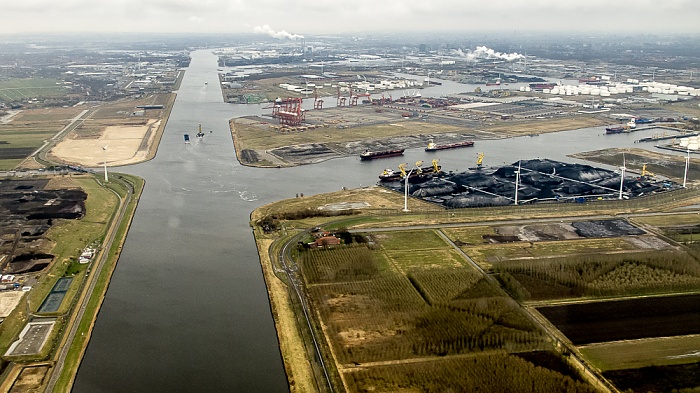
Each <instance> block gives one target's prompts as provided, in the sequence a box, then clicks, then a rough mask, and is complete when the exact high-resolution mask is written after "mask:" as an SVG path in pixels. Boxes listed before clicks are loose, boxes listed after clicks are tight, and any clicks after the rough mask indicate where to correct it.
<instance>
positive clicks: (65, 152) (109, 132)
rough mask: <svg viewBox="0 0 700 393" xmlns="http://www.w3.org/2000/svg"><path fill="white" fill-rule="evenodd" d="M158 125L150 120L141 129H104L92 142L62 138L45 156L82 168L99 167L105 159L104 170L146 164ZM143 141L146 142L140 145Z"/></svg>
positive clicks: (123, 127) (131, 127)
mask: <svg viewBox="0 0 700 393" xmlns="http://www.w3.org/2000/svg"><path fill="white" fill-rule="evenodd" d="M159 125H160V120H158V119H150V120H149V121H148V123H147V125H144V126H108V127H105V129H104V130H103V131H102V134H101V135H100V136H99V137H98V138H95V139H73V138H66V139H64V140H63V141H61V142H60V143H59V144H57V145H56V146H55V147H54V148H53V149H51V151H50V153H49V154H51V155H52V156H55V157H57V158H58V159H60V160H62V161H66V162H71V163H76V164H79V165H82V166H86V167H98V166H102V165H103V163H104V161H105V157H106V161H107V166H121V165H128V164H133V163H136V162H141V161H144V160H146V157H147V155H148V147H149V146H152V144H153V142H154V140H155V138H156V134H157V132H156V131H157V129H158V126H159ZM149 131H150V132H149ZM146 137H147V138H148V142H147V143H144V139H145V138H146ZM105 146H107V150H106V152H105V150H104V149H103V148H104V147H105Z"/></svg>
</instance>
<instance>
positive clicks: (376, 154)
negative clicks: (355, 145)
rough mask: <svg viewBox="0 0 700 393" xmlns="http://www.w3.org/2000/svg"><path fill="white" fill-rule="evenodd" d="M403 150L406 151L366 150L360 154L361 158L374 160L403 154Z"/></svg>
mask: <svg viewBox="0 0 700 393" xmlns="http://www.w3.org/2000/svg"><path fill="white" fill-rule="evenodd" d="M403 152H404V149H396V150H378V151H370V150H365V151H364V153H361V154H360V160H362V161H365V160H373V159H375V158H386V157H395V156H400V155H403Z"/></svg>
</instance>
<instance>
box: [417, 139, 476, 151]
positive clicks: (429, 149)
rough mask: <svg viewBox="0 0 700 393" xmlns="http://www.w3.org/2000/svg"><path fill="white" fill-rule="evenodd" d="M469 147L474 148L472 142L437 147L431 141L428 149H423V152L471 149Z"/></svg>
mask: <svg viewBox="0 0 700 393" xmlns="http://www.w3.org/2000/svg"><path fill="white" fill-rule="evenodd" d="M471 146H474V142H472V141H464V142H456V143H448V144H445V145H437V144H435V143H433V142H432V141H431V142H430V143H428V147H426V148H425V151H438V150H445V149H456V148H458V147H471Z"/></svg>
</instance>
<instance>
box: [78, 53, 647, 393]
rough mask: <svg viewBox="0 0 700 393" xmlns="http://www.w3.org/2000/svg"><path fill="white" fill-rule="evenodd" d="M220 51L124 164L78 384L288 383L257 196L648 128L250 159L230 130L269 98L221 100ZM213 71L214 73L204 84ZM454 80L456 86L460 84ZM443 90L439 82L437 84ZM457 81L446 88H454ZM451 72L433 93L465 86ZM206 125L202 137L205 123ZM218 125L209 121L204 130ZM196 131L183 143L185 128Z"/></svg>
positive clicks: (543, 151) (363, 182)
mask: <svg viewBox="0 0 700 393" xmlns="http://www.w3.org/2000/svg"><path fill="white" fill-rule="evenodd" d="M216 68H217V64H216V57H215V56H214V55H212V54H211V53H208V52H205V51H200V52H195V53H193V56H192V63H191V65H190V67H189V68H188V69H187V72H186V74H185V78H184V81H183V84H182V87H181V89H180V91H179V93H178V97H177V101H176V103H175V107H174V109H173V111H172V115H171V117H170V120H169V121H168V124H167V127H166V129H165V134H164V136H163V139H162V141H161V144H160V147H159V150H158V154H157V156H156V158H155V159H154V160H152V161H150V162H147V163H144V164H140V165H136V166H131V167H125V168H121V170H122V171H124V172H128V173H133V174H135V175H138V176H141V177H143V178H144V179H146V188H145V190H144V193H143V196H142V198H141V201H140V203H139V206H138V209H137V211H136V216H135V217H134V221H133V225H132V227H131V230H130V231H129V235H128V237H127V240H126V244H125V246H124V249H123V251H122V255H121V257H120V259H119V264H118V266H117V269H116V271H115V273H114V276H113V277H112V282H111V284H110V286H109V290H108V292H107V296H106V299H105V301H104V304H103V306H102V309H101V311H100V314H99V317H98V319H97V323H96V325H95V330H94V331H93V336H92V339H91V341H90V344H89V346H88V349H87V352H86V354H85V358H84V360H83V363H82V364H81V366H80V370H79V372H78V376H77V380H76V383H75V387H74V391H75V392H90V393H92V392H146V391H147V392H174V391H206V392H280V391H287V390H288V388H287V382H286V376H285V374H284V369H283V365H282V361H281V357H280V353H279V349H278V343H277V336H276V333H275V329H274V323H273V320H272V315H271V312H270V307H269V303H268V298H267V292H266V289H265V284H264V280H263V277H262V272H261V269H260V263H259V260H258V255H257V250H256V247H255V243H254V241H253V236H252V234H251V229H250V227H249V224H248V223H249V215H250V212H251V211H252V210H253V209H255V208H256V207H258V206H260V205H262V204H265V203H269V202H272V201H276V200H279V199H283V198H290V197H294V196H295V194H297V193H303V194H305V195H312V194H316V193H321V192H327V191H334V190H339V189H340V188H342V187H358V186H367V185H371V184H374V183H375V182H376V179H377V175H378V174H379V173H380V172H381V170H382V169H383V168H385V167H394V168H395V167H396V166H397V165H398V164H399V163H401V162H415V161H417V160H426V162H429V160H430V159H432V158H434V157H439V158H440V160H441V164H442V165H443V167H444V169H446V170H463V169H465V168H466V167H468V166H473V165H474V161H475V159H476V152H484V153H485V154H486V158H485V160H484V165H487V166H488V165H500V164H502V163H504V162H508V163H511V162H514V161H516V160H517V159H518V158H522V159H527V158H536V157H543V158H544V157H548V158H552V159H557V160H567V159H566V157H565V156H566V154H570V153H574V152H578V151H585V150H592V149H596V148H602V147H605V146H610V147H624V146H627V147H632V146H633V141H634V140H635V139H639V138H641V137H644V136H650V135H651V134H652V133H653V131H643V132H637V133H634V134H624V135H614V136H605V135H604V131H603V128H602V127H600V128H594V129H584V130H576V131H570V132H562V133H557V134H549V135H542V136H538V137H523V138H513V139H505V140H499V141H478V142H477V144H476V147H474V148H467V149H457V150H452V151H444V152H439V153H438V154H426V153H425V152H424V151H423V150H422V149H411V150H408V151H407V152H406V155H405V157H396V158H391V159H385V160H379V161H371V162H361V161H359V159H357V158H356V157H347V158H341V159H335V160H330V161H327V162H325V163H323V164H319V165H312V166H303V167H295V168H287V169H256V168H248V167H243V166H240V165H239V164H238V162H237V161H236V159H235V154H234V149H233V143H232V141H231V136H230V133H229V130H228V120H229V119H230V118H232V117H237V116H242V115H247V114H257V113H262V112H263V111H268V110H263V109H262V106H240V105H228V104H224V103H222V97H221V91H220V90H219V88H218V86H217V75H216V73H217V71H216ZM205 82H208V85H205ZM451 89H452V90H451ZM433 90H435V91H433ZM449 90H451V91H449ZM469 90H470V89H469V88H465V87H464V85H458V84H454V83H446V84H443V85H442V86H439V87H433V88H430V89H426V90H424V91H423V92H422V94H423V95H424V96H427V95H429V94H435V93H439V94H447V93H457V92H460V91H469ZM200 123H201V124H202V127H203V129H204V131H205V132H206V136H205V137H204V138H203V139H202V140H199V141H198V140H197V139H196V138H194V134H195V133H196V132H197V126H198V124H200ZM209 131H212V132H211V133H209ZM184 133H189V134H190V135H191V136H192V143H191V144H190V145H185V144H184V143H183V134H184Z"/></svg>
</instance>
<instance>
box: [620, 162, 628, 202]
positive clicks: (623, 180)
mask: <svg viewBox="0 0 700 393" xmlns="http://www.w3.org/2000/svg"><path fill="white" fill-rule="evenodd" d="M626 169H627V167H625V154H624V153H623V154H622V166H621V167H620V197H619V199H622V188H623V186H624V185H625V170H626Z"/></svg>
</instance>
